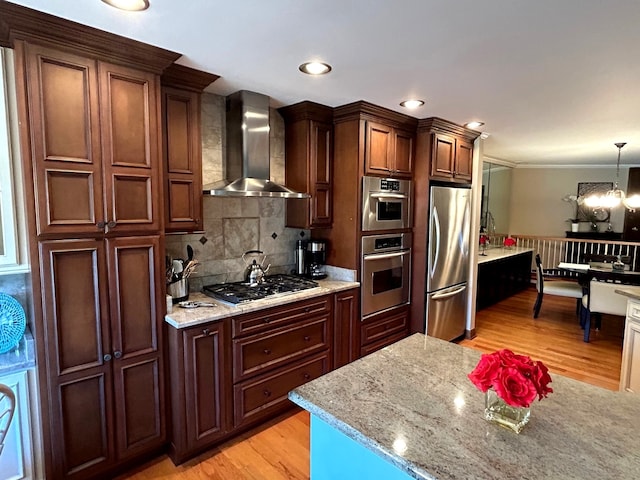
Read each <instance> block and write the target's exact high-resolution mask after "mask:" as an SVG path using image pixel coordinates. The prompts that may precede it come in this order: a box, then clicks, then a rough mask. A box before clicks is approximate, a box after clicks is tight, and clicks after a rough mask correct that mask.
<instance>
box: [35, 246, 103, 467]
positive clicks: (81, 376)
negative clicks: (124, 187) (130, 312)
mask: <svg viewBox="0 0 640 480" xmlns="http://www.w3.org/2000/svg"><path fill="white" fill-rule="evenodd" d="M39 247H40V273H41V278H42V283H43V289H42V309H43V320H44V329H45V331H46V332H47V338H48V339H49V341H48V342H46V344H45V351H46V365H47V367H46V368H47V370H48V382H49V388H48V391H49V402H50V412H51V426H50V428H51V437H52V440H51V445H52V448H53V451H52V452H51V456H52V458H53V463H52V464H53V469H54V477H55V478H63V477H64V478H67V477H68V478H86V477H89V476H92V475H95V474H97V473H98V472H100V471H103V470H104V469H106V468H108V467H109V466H110V465H111V464H112V463H113V462H114V459H115V444H114V438H113V435H112V433H111V432H112V424H113V418H114V410H113V402H112V401H111V400H110V399H111V398H112V397H113V392H112V367H111V365H112V361H113V352H112V350H111V339H110V329H109V313H108V306H107V302H108V299H107V289H106V284H107V280H106V274H107V272H106V262H105V254H104V242H102V241H96V240H57V241H50V242H42V243H41V244H40V245H39ZM43 361H44V360H43Z"/></svg>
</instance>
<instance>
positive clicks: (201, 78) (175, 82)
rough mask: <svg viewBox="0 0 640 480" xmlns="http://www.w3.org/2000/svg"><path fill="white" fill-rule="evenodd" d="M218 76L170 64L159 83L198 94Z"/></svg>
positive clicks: (218, 76)
mask: <svg viewBox="0 0 640 480" xmlns="http://www.w3.org/2000/svg"><path fill="white" fill-rule="evenodd" d="M219 78H220V75H216V74H214V73H207V72H203V71H202V70H196V69H195V68H191V67H186V66H184V65H179V64H177V63H172V64H171V65H169V67H167V69H166V70H165V71H164V72H162V76H161V77H160V82H161V84H162V85H163V86H166V87H175V88H181V89H185V90H191V91H193V92H197V93H200V92H202V91H203V90H204V89H205V88H207V87H208V86H209V85H211V84H212V83H213V82H215V81H216V80H217V79H219Z"/></svg>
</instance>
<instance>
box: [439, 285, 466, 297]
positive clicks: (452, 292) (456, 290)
mask: <svg viewBox="0 0 640 480" xmlns="http://www.w3.org/2000/svg"><path fill="white" fill-rule="evenodd" d="M466 289H467V286H466V285H462V286H461V287H458V288H456V289H455V290H451V291H449V292H446V293H436V294H434V295H431V298H432V299H433V300H444V299H446V298H450V297H453V296H454V295H457V294H459V293H460V292H464V291H465V290H466Z"/></svg>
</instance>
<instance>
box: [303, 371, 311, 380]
mask: <svg viewBox="0 0 640 480" xmlns="http://www.w3.org/2000/svg"><path fill="white" fill-rule="evenodd" d="M302 376H303V377H304V379H305V380H309V379H310V378H311V375H309V374H308V373H306V372H305V373H303V374H302Z"/></svg>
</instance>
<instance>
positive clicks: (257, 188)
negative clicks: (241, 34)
mask: <svg viewBox="0 0 640 480" xmlns="http://www.w3.org/2000/svg"><path fill="white" fill-rule="evenodd" d="M269 160H270V159H269V97H267V96H265V95H261V94H259V93H254V92H249V91H247V90H241V91H239V92H236V93H233V94H231V95H229V96H228V97H227V160H226V161H227V173H226V177H227V178H228V179H234V181H232V182H231V183H229V182H227V181H223V182H218V183H216V184H211V185H205V186H204V194H205V195H212V196H226V197H279V198H309V197H310V195H308V194H307V193H299V192H295V191H293V190H291V189H289V188H287V187H285V186H283V185H278V184H277V183H275V182H272V181H271V180H269Z"/></svg>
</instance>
